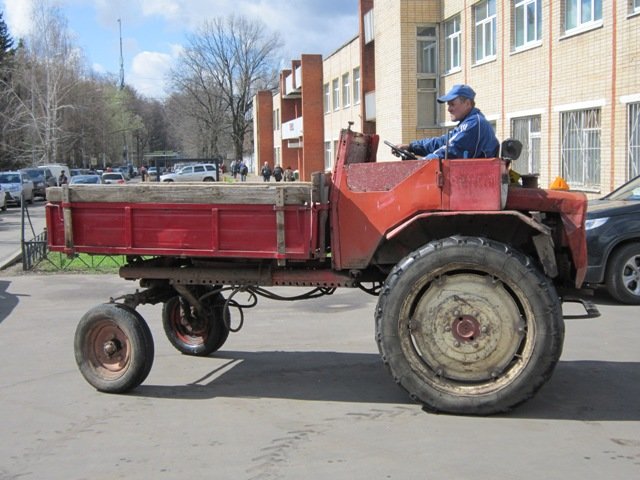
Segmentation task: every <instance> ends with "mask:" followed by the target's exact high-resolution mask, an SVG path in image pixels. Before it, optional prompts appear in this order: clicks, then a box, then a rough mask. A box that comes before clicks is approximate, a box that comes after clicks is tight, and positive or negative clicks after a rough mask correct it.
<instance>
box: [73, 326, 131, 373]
mask: <svg viewBox="0 0 640 480" xmlns="http://www.w3.org/2000/svg"><path fill="white" fill-rule="evenodd" d="M84 356H85V358H86V359H87V361H88V362H89V364H90V365H91V368H92V369H93V370H94V371H95V372H96V373H97V374H98V375H99V376H100V377H101V378H104V379H106V380H115V379H118V378H120V377H121V376H122V375H123V374H124V373H125V372H126V371H127V369H128V367H129V364H130V361H131V342H130V340H129V337H128V336H127V334H126V333H125V332H124V331H123V330H122V329H121V328H120V327H119V326H118V325H117V324H116V323H114V322H112V321H110V320H106V319H105V320H101V321H98V322H96V324H95V325H94V326H93V327H92V328H91V331H90V332H89V334H88V335H87V338H86V341H85V353H84Z"/></svg>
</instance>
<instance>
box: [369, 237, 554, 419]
mask: <svg viewBox="0 0 640 480" xmlns="http://www.w3.org/2000/svg"><path fill="white" fill-rule="evenodd" d="M376 340H377V342H378V348H379V350H380V353H381V355H382V358H383V361H384V363H385V364H386V365H387V367H388V368H389V370H390V371H391V374H392V375H393V377H394V379H395V381H396V382H397V383H398V384H399V385H401V386H402V387H403V388H404V389H405V390H407V391H408V392H409V394H410V396H411V397H412V398H413V399H414V400H416V401H418V402H421V403H422V404H423V405H424V406H425V408H426V409H428V410H431V411H440V412H448V413H456V414H475V415H489V414H494V413H498V412H503V411H506V410H509V409H510V408H512V407H514V406H516V405H518V404H519V403H522V402H524V401H525V400H527V399H529V398H531V397H532V396H533V395H534V394H535V392H536V391H537V390H538V389H539V388H540V387H541V386H542V385H543V384H544V383H545V382H546V381H547V380H548V379H549V377H550V376H551V374H552V372H553V369H554V367H555V365H556V364H557V362H558V360H559V358H560V354H561V352H562V344H563V340H564V323H563V319H562V310H561V304H560V299H559V297H558V295H557V293H556V291H555V288H554V286H553V284H552V283H551V281H550V280H549V279H548V278H547V277H545V276H544V275H543V274H542V273H540V271H539V270H538V268H536V267H535V266H534V265H533V263H532V261H531V259H530V258H528V257H526V256H525V255H522V254H520V253H518V252H516V251H514V250H512V249H511V248H510V247H508V246H507V245H505V244H502V243H498V242H494V241H490V240H487V239H483V238H474V237H455V238H453V237H452V238H447V239H444V240H439V241H434V242H431V243H429V244H427V245H426V246H424V247H422V248H421V249H420V250H417V251H415V252H413V253H412V254H411V255H409V256H407V257H406V258H404V259H403V260H402V261H401V262H400V263H399V264H398V265H397V266H396V267H395V268H394V269H393V270H392V272H391V273H390V275H389V277H388V278H387V280H386V282H385V285H384V287H383V290H382V293H381V295H380V298H379V300H378V307H377V309H376Z"/></svg>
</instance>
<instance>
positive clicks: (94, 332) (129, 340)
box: [74, 303, 154, 393]
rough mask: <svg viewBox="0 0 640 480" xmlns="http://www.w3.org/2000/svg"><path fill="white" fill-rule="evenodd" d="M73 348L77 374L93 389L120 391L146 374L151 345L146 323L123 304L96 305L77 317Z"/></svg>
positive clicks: (131, 385)
mask: <svg viewBox="0 0 640 480" xmlns="http://www.w3.org/2000/svg"><path fill="white" fill-rule="evenodd" d="M74 350H75V356H76V363H77V364H78V368H79V369H80V373H82V376H83V377H84V378H85V380H86V381H87V382H89V383H90V384H91V385H93V386H94V387H95V388H96V389H97V390H99V391H101V392H106V393H123V392H127V391H129V390H132V389H134V388H136V387H137V386H138V385H140V384H141V383H142V382H143V381H144V380H145V379H146V378H147V375H148V374H149V371H150V370H151V365H152V364H153V355H154V346H153V337H152V336H151V331H150V330H149V326H148V325H147V323H146V322H145V321H144V319H143V318H142V316H141V315H140V314H138V313H137V312H136V311H135V310H133V309H130V308H128V307H126V306H124V305H117V304H113V303H106V304H102V305H98V306H96V307H94V308H92V309H91V310H89V311H88V312H87V313H85V314H84V315H83V317H82V319H80V323H79V324H78V327H77V328H76V334H75V340H74Z"/></svg>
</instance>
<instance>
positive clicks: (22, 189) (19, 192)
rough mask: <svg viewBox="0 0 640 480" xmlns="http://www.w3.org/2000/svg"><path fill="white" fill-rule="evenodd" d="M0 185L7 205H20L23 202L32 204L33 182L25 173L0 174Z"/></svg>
mask: <svg viewBox="0 0 640 480" xmlns="http://www.w3.org/2000/svg"><path fill="white" fill-rule="evenodd" d="M0 185H1V186H2V190H3V191H4V194H5V195H6V198H7V204H9V203H12V204H14V205H18V206H20V205H22V202H23V201H25V200H26V201H27V202H28V203H33V182H32V181H31V180H30V179H29V177H28V176H27V174H26V173H22V172H0Z"/></svg>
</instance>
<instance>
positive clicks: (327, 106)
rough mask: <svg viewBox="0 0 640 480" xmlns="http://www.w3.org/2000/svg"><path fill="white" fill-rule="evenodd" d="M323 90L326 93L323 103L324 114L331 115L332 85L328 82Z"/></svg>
mask: <svg viewBox="0 0 640 480" xmlns="http://www.w3.org/2000/svg"><path fill="white" fill-rule="evenodd" d="M322 88H323V92H324V101H323V107H324V113H325V114H327V113H331V84H329V83H328V82H327V83H325V84H324V85H323V86H322Z"/></svg>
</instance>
